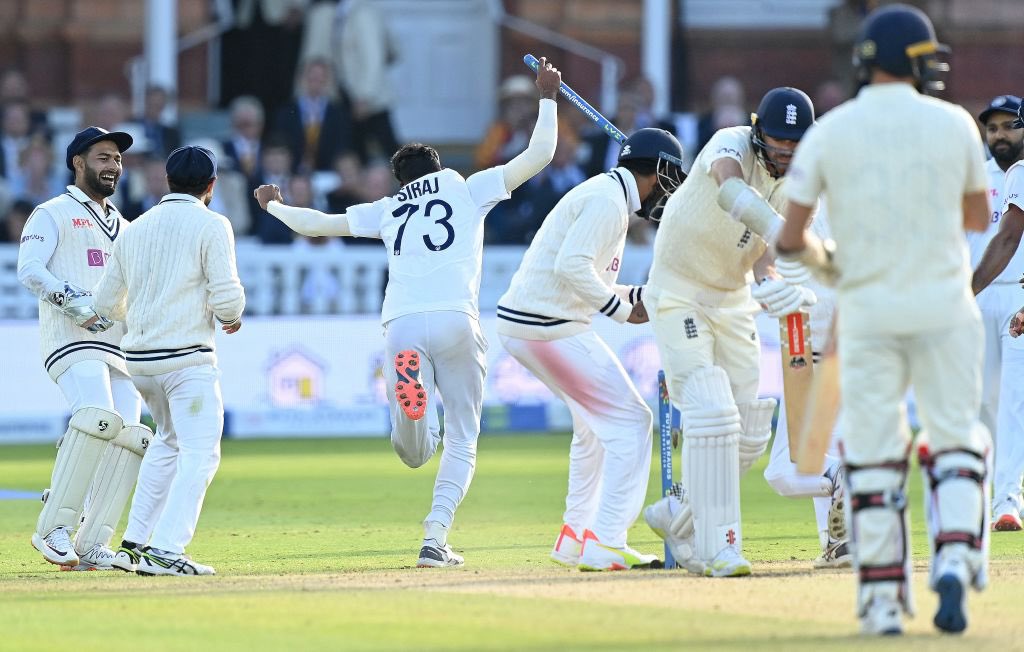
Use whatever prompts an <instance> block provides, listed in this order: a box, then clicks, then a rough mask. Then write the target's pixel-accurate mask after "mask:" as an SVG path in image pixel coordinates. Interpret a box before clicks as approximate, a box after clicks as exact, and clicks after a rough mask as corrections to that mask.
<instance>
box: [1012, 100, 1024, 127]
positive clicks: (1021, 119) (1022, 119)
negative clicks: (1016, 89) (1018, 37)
mask: <svg viewBox="0 0 1024 652" xmlns="http://www.w3.org/2000/svg"><path fill="white" fill-rule="evenodd" d="M1013 128H1014V129H1024V103H1022V104H1021V105H1020V106H1018V107H1017V119H1016V120H1014V121H1013Z"/></svg>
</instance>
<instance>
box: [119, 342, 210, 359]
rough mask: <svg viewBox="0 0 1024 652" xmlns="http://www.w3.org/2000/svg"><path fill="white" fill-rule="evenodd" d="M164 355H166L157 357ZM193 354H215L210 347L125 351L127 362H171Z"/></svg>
mask: <svg viewBox="0 0 1024 652" xmlns="http://www.w3.org/2000/svg"><path fill="white" fill-rule="evenodd" d="M160 353H163V354H165V355H157V354H160ZM193 353H213V349H211V348H210V347H208V346H201V345H198V344H197V345H195V346H188V347H185V348H183V349H150V350H148V351H125V354H126V355H125V360H127V361H128V362H156V361H157V360H169V359H170V358H181V357H184V356H186V355H192V354H193Z"/></svg>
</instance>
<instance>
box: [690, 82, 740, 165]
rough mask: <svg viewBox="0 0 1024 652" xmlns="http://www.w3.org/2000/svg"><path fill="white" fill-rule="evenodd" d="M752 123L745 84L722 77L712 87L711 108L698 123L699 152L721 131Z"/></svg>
mask: <svg viewBox="0 0 1024 652" xmlns="http://www.w3.org/2000/svg"><path fill="white" fill-rule="evenodd" d="M749 122H750V114H749V112H748V111H747V109H746V94H745V93H744V91H743V84H741V83H740V80H738V79H736V78H735V77H728V76H726V77H720V78H719V79H718V80H717V81H715V83H714V84H713V85H712V86H711V108H710V110H709V111H708V112H707V113H704V114H703V115H701V117H700V120H698V122H697V151H700V150H701V149H703V148H704V145H706V144H707V142H708V140H709V139H710V138H711V136H712V135H713V134H714V133H715V132H717V131H718V130H719V129H724V128H726V127H737V126H740V125H746V124H748V123H749Z"/></svg>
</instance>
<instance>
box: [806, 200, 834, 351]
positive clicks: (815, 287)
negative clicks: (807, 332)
mask: <svg viewBox="0 0 1024 652" xmlns="http://www.w3.org/2000/svg"><path fill="white" fill-rule="evenodd" d="M808 228H809V229H810V231H811V233H813V234H814V235H816V236H818V237H819V238H821V239H822V240H828V239H830V238H831V237H832V228H831V227H830V226H829V223H828V211H827V210H826V209H825V205H824V202H819V203H818V210H817V211H815V212H814V218H813V219H812V221H811V225H810V227H808ZM807 287H808V288H809V289H810V290H812V291H813V292H814V295H815V296H816V297H817V298H818V300H817V301H816V302H815V304H814V305H813V306H809V307H807V308H806V310H807V314H808V316H809V317H810V321H811V350H812V351H814V352H815V353H820V352H821V351H824V350H825V344H826V343H827V342H828V336H829V333H830V332H831V331H832V319H833V318H834V317H835V314H836V292H835V290H833V289H832V288H830V287H828V286H827V285H825V284H824V283H822V282H821V281H819V280H818V279H817V277H812V278H811V280H810V281H808V282H807Z"/></svg>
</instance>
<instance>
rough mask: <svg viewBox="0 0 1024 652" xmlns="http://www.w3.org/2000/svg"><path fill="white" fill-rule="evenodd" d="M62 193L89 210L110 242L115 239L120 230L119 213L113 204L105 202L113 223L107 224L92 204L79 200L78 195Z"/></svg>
mask: <svg viewBox="0 0 1024 652" xmlns="http://www.w3.org/2000/svg"><path fill="white" fill-rule="evenodd" d="M64 194H65V195H67V196H68V197H70V198H72V199H74V200H75V201H76V202H78V203H79V204H81V205H82V206H83V207H84V208H85V210H87V211H89V212H90V213H91V214H92V216H93V217H95V218H96V223H97V224H99V227H100V231H103V233H104V235H106V236H107V237H108V238H110V241H111V242H113V241H114V240H115V239H117V234H118V233H120V231H121V220H120V216H121V214H120V213H119V212H118V211H117V207H116V206H114V205H113V204H107V205H108V206H109V207H110V212H111V213H113V214H114V219H113V224H107V222H106V218H104V217H100V214H99V213H97V212H96V211H95V210H93V208H92V206H90V205H89V204H86V203H85V202H83V201H81V200H80V199H79V198H78V197H75V196H74V195H72V194H71V193H70V192H65V193H64ZM107 215H108V216H109V215H110V213H107Z"/></svg>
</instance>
